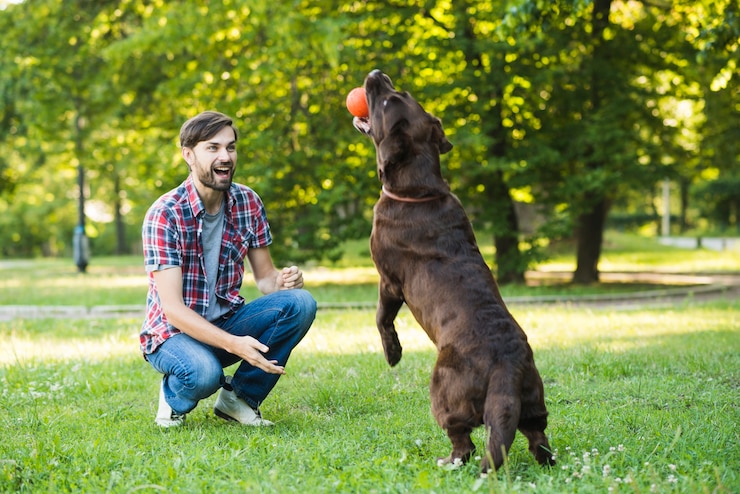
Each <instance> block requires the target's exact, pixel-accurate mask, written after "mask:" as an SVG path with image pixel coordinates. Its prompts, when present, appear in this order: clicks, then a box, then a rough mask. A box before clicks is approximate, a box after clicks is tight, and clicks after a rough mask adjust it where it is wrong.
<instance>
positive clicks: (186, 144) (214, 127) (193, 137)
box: [180, 111, 239, 148]
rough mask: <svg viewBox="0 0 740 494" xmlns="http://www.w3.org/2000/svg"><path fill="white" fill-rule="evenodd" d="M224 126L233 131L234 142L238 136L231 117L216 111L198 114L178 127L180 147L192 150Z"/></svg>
mask: <svg viewBox="0 0 740 494" xmlns="http://www.w3.org/2000/svg"><path fill="white" fill-rule="evenodd" d="M226 126H229V127H231V128H232V129H233V130H234V140H236V139H237V138H238V137H239V134H238V132H237V130H236V126H235V125H234V121H233V120H232V119H231V117H229V116H227V115H224V114H223V113H219V112H216V111H204V112H203V113H199V114H198V115H196V116H194V117H193V118H191V119H190V120H188V121H187V122H185V123H184V124H182V127H180V146H181V147H183V148H194V147H195V146H196V145H197V144H198V143H199V142H201V141H206V140H208V139H210V138H211V137H213V136H215V135H216V134H218V133H219V132H221V129H223V128H224V127H226Z"/></svg>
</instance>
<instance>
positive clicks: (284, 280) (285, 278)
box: [278, 266, 303, 290]
mask: <svg viewBox="0 0 740 494" xmlns="http://www.w3.org/2000/svg"><path fill="white" fill-rule="evenodd" d="M278 286H279V287H280V289H281V290H290V289H292V288H303V273H302V272H301V270H300V269H298V267H297V266H291V267H289V268H283V270H282V271H281V272H280V275H279V277H278Z"/></svg>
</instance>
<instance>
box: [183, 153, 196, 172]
mask: <svg viewBox="0 0 740 494" xmlns="http://www.w3.org/2000/svg"><path fill="white" fill-rule="evenodd" d="M181 153H182V157H183V158H184V159H185V162H186V163H187V164H188V169H190V168H191V167H192V166H193V160H194V159H195V153H194V152H193V149H192V148H182V151H181Z"/></svg>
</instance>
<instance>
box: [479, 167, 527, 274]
mask: <svg viewBox="0 0 740 494" xmlns="http://www.w3.org/2000/svg"><path fill="white" fill-rule="evenodd" d="M492 178H493V180H492V181H491V183H489V184H488V186H487V187H486V191H487V195H488V203H489V204H490V205H492V207H490V208H489V210H491V211H494V214H493V215H492V218H491V220H492V222H493V226H494V231H493V243H494V245H495V247H496V254H495V261H496V266H497V267H498V269H497V275H496V279H497V280H498V282H499V283H502V284H503V283H524V271H525V270H526V263H525V262H524V261H523V259H522V253H521V251H520V250H519V219H518V217H517V215H516V209H515V208H514V200H513V199H512V198H511V193H510V192H509V187H508V186H507V185H506V182H505V180H504V176H503V173H502V172H501V171H498V172H496V173H495V174H494V176H493V177H492Z"/></svg>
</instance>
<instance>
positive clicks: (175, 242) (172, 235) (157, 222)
mask: <svg viewBox="0 0 740 494" xmlns="http://www.w3.org/2000/svg"><path fill="white" fill-rule="evenodd" d="M167 213H168V211H167V210H166V209H160V208H157V207H152V208H151V209H150V210H149V211H148V212H147V215H146V218H145V219H144V223H143V226H142V235H141V238H142V244H143V248H144V266H145V268H146V270H147V272H151V271H156V270H157V269H159V268H161V267H166V266H170V267H174V266H182V255H181V252H180V235H179V233H178V229H177V225H176V223H175V222H174V221H172V220H171V219H170V215H169V214H167Z"/></svg>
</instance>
